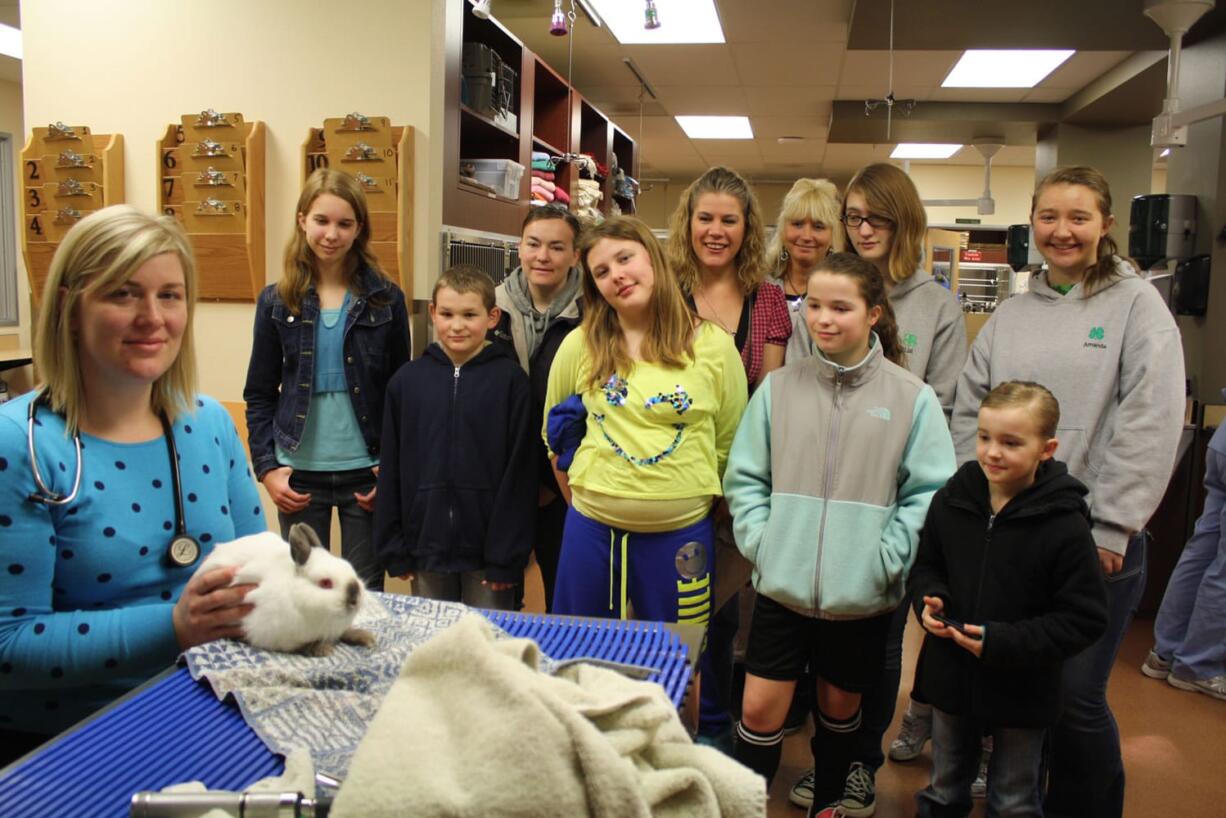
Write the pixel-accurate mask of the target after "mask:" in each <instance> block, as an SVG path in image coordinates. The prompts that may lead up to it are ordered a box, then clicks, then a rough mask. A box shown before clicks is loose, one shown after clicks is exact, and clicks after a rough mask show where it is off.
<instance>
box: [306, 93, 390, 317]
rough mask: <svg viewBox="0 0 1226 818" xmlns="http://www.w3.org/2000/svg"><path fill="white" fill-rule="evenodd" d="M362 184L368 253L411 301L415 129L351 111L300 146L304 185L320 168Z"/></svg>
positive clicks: (330, 121) (317, 130) (316, 130)
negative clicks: (366, 220)
mask: <svg viewBox="0 0 1226 818" xmlns="http://www.w3.org/2000/svg"><path fill="white" fill-rule="evenodd" d="M321 167H325V168H332V169H334V170H342V171H344V172H346V173H348V174H349V175H351V176H353V177H354V178H356V179H357V180H358V182H360V183H361V185H362V189H363V190H364V191H365V193H366V206H367V208H368V210H369V211H370V249H371V251H372V252H374V254H375V257H376V258H378V259H379V263H380V264H381V265H383V269H384V270H386V271H387V273H388V275H390V276H391V277H392V278H394V279H396V280H397V281H398V282H399V284H400V288H401V289H402V290H404V293H405V298H407V299H409V300H412V298H413V128H412V126H409V125H392V124H391V120H390V119H389V118H388V117H385V116H370V117H368V116H364V115H362V114H360V113H356V112H354V113H350V114H347V115H346V116H343V117H335V118H329V119H325V120H324V125H323V127H322V128H311V129H310V131H309V132H308V133H307V138H306V141H305V142H303V143H302V182H303V183H305V182H306V177H307V176H309V175H310V174H311V172H312V171H314V170H315V169H316V168H321Z"/></svg>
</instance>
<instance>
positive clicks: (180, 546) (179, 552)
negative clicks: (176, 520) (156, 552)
mask: <svg viewBox="0 0 1226 818" xmlns="http://www.w3.org/2000/svg"><path fill="white" fill-rule="evenodd" d="M198 559H200V543H198V542H196V539H195V538H194V537H189V536H187V535H186V534H179V535H177V536H176V537H175V538H174V539H172V540H171V541H170V545H169V546H167V548H166V562H167V563H169V564H170V565H171V566H174V567H176V568H187V567H189V566H192V565H195V564H196V560H198Z"/></svg>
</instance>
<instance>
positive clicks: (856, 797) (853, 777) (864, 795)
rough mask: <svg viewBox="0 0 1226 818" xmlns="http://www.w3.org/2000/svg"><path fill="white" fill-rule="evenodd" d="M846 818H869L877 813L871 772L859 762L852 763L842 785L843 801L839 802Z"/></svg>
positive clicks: (874, 783) (875, 793)
mask: <svg viewBox="0 0 1226 818" xmlns="http://www.w3.org/2000/svg"><path fill="white" fill-rule="evenodd" d="M839 806H840V807H842V809H843V814H844V815H846V816H847V817H848V818H869V816H870V815H872V814H873V813H874V812H876V811H877V788H876V782H875V781H874V780H873V771H872V770H870V769H869V768H868V767H865V766H864V765H863V764H861V763H860V762H859V761H853V762H852V763H851V768H850V769H849V770H848V771H847V780H846V781H845V782H844V783H843V800H842V801H840V802H839Z"/></svg>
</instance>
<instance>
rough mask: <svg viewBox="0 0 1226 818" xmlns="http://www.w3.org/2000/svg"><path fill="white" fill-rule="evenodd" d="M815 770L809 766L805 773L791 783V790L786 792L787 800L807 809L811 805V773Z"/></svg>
mask: <svg viewBox="0 0 1226 818" xmlns="http://www.w3.org/2000/svg"><path fill="white" fill-rule="evenodd" d="M814 773H815V770H814V769H813V768H812V767H810V768H809V769H807V770H805V774H804V775H802V776H801V777H800V779H799V780H798V781H797V782H796V783H795V784H793V785H792V790H791V792H789V793H788V800H789V801H791V802H792V803H793V804H795V805H796V806H798V807H801V808H803V809H808V808H809V807H811V806H813V775H814Z"/></svg>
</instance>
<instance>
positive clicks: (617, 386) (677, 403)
mask: <svg viewBox="0 0 1226 818" xmlns="http://www.w3.org/2000/svg"><path fill="white" fill-rule="evenodd" d="M601 391H602V392H603V393H604V397H605V403H606V404H608V406H609V407H610V410H615V409H626V408H628V406H627V404H628V402H629V400H630V398H629V394H630V383H629V381H628V380H626V379H625V378H623V377H622V376H621V375H617V374H613V375H610V376H609V379H608V380H607V381H605V383H604V386H602V387H601ZM692 405H693V401H692V400H691V399H690V396H689V394H688V393H687V392H686V390H685V387H683V386H682V385H681V384H677V388H676V389H675V390H674V391H673V392H669V393H664V392H660V393H657V394H655V395H652V396H651V397H649V398H647V399H646V400H645V401H644V402H643V409H645V410H647V411H654V410H657V409H659V410H660V411H665V412H667V411H670V410H671V411H672V412H674V413H676V415H677V417H678V418H681V416H683V415H684V414H685V413H686V412H687V411H689V409H690V407H691V406H692ZM594 417H595V419H596V423H597V424H598V425H599V426H600V431H601V434H603V435H604V439H605V441H606V442H608V444H609V445H610V446H611V447H612V448H613V451H614V452H616V453H617V456H618V457H621V458H622V459H623V460H626V461H627V462H629V463H633V464H634V465H636V466H654V465H655V464H657V463H659V462H660V461H661V460H663V459H664V458H666V457H668V456H669V455H670V454H672V453H673V452H675V451H676V450H677V447H678V446H680V445H681V441H682V438H683V437H684V436H685V429H686V426H687V425H688V424H686V423H684V422H682V421H680V420H678V421H677V422H674V423H672V424H670V425H671V426H672V428H673V429H674V431H675V434H674V435H673V439H672V441H671V442H670V443H669V444H668V445H667V446H665V447H664V448H663V449H661V450H660V451H659V452H657V453H655V454H651V455H635V454H631V453H630V452H628V451H627V450H626V448H625V446H623V445H622V444H621V443H620V442H619V441H617V440H615V439H614V438H613V437H612V435H610V434H609V430H608V428H607V427H606V426H605V418H606V416H605V415H604V414H600V413H594Z"/></svg>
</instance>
